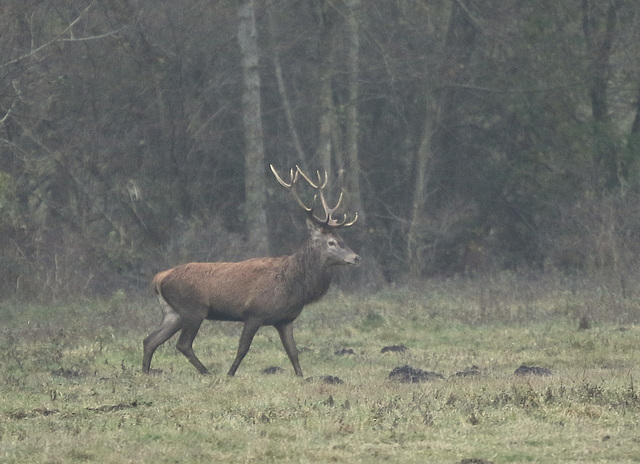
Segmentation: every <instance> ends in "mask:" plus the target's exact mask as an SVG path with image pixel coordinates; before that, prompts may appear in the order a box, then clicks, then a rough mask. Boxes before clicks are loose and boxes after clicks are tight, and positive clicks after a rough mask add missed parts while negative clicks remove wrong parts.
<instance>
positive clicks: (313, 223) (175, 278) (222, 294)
mask: <svg viewBox="0 0 640 464" xmlns="http://www.w3.org/2000/svg"><path fill="white" fill-rule="evenodd" d="M271 171H272V172H273V174H274V176H275V177H276V179H277V181H278V182H279V183H280V184H281V185H282V186H283V187H285V188H286V189H288V190H289V191H290V192H291V194H292V196H293V198H294V199H295V200H296V202H297V203H298V205H299V206H300V207H301V208H302V209H304V211H305V212H306V214H307V227H308V228H309V230H310V233H311V237H310V238H309V240H308V241H307V243H306V245H304V246H303V247H302V249H301V250H300V251H298V252H297V253H295V254H293V255H291V256H282V257H278V258H254V259H249V260H247V261H242V262H239V263H189V264H183V265H180V266H177V267H174V268H172V269H169V270H167V271H163V272H160V273H159V274H157V275H156V276H155V277H154V279H153V286H154V288H155V291H156V293H157V295H158V301H159V302H160V306H161V307H162V311H163V313H164V317H163V319H162V322H161V323H160V326H159V327H158V328H157V329H156V330H155V331H153V332H152V333H151V334H150V335H149V336H148V337H147V338H145V339H144V356H143V359H142V371H143V372H145V373H149V369H150V366H151V358H152V356H153V353H154V351H155V350H156V348H158V347H159V346H160V345H162V344H163V343H164V342H166V341H167V340H169V339H170V338H171V337H172V336H173V335H174V334H175V333H177V332H178V331H180V330H181V331H182V333H181V334H180V337H179V339H178V343H177V346H176V347H177V349H178V351H180V352H181V353H182V354H184V355H185V356H186V357H187V359H188V360H189V362H191V364H193V365H194V366H195V367H196V369H198V371H199V372H200V373H201V374H207V373H208V371H207V369H206V368H205V367H204V365H203V364H202V363H201V362H200V360H199V359H198V358H197V357H196V355H195V354H194V352H193V347H192V344H193V340H194V338H195V337H196V334H197V333H198V330H199V329H200V325H201V324H202V321H204V320H205V319H210V320H215V321H241V322H244V328H243V329H242V335H241V336H240V343H239V346H238V353H237V355H236V358H235V360H234V361H233V364H232V365H231V368H230V369H229V372H228V373H227V375H230V376H232V375H234V374H235V373H236V370H237V369H238V366H239V365H240V363H241V362H242V359H243V358H244V357H245V355H246V354H247V352H248V351H249V347H250V346H251V341H252V340H253V337H254V335H255V334H256V332H257V331H258V329H259V328H260V327H262V326H263V325H272V326H274V327H275V328H276V330H277V331H278V334H279V335H280V340H282V344H283V345H284V349H285V351H286V353H287V355H288V356H289V360H290V361H291V364H292V365H293V369H294V371H295V373H296V375H298V376H302V369H300V363H299V362H298V349H297V348H296V343H295V341H294V339H293V321H294V320H295V319H296V318H297V317H298V316H299V315H300V312H301V311H302V308H303V307H304V306H305V305H306V304H308V303H311V302H313V301H316V300H318V299H320V298H321V297H322V296H323V295H324V294H325V293H326V292H327V290H328V289H329V284H330V283H331V277H332V268H333V266H335V265H341V264H350V265H358V264H359V263H360V257H359V256H358V255H357V254H355V253H354V252H353V251H352V250H351V249H350V248H349V247H348V246H347V245H345V243H344V242H343V241H342V239H341V238H340V237H339V236H338V235H336V234H335V232H334V230H336V229H340V228H344V227H349V226H352V225H353V224H354V223H355V222H356V220H357V219H358V215H357V214H356V215H355V218H354V219H353V220H352V221H349V222H347V216H346V214H345V215H343V216H342V217H341V218H339V219H336V218H335V217H334V213H335V212H336V210H337V209H338V207H339V206H340V202H341V200H342V193H341V194H340V197H339V199H338V202H337V204H336V206H335V207H333V208H329V207H328V206H327V202H326V200H325V197H324V193H323V189H324V188H325V187H326V184H327V174H326V172H325V175H324V180H323V179H322V176H321V175H320V173H319V172H318V173H317V174H318V182H317V183H314V182H313V181H311V179H309V177H307V176H306V175H305V174H304V172H302V171H301V170H300V168H299V167H298V166H296V169H295V171H294V170H293V169H292V170H291V171H290V175H291V180H290V181H289V183H287V182H285V181H284V180H282V178H281V177H280V176H279V175H278V173H277V172H276V170H275V169H274V168H273V166H271ZM301 178H302V179H304V180H305V181H306V182H307V183H308V184H309V185H310V186H311V187H313V189H315V191H316V192H317V193H316V194H315V196H314V197H313V201H312V203H311V206H310V207H307V206H306V205H305V204H304V203H303V201H302V200H301V199H300V197H299V196H298V193H297V192H296V186H297V184H298V181H299V180H300V179H301ZM318 198H319V200H320V204H321V206H322V209H323V210H324V212H323V215H322V217H318V216H317V215H316V214H315V213H314V206H315V204H316V200H318Z"/></svg>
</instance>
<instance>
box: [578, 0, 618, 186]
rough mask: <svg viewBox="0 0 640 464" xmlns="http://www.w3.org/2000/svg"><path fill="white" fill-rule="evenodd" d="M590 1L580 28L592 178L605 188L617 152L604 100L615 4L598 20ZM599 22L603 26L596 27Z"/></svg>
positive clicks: (611, 181) (614, 176) (612, 181)
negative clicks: (590, 127)
mask: <svg viewBox="0 0 640 464" xmlns="http://www.w3.org/2000/svg"><path fill="white" fill-rule="evenodd" d="M592 1H593V0H583V2H582V28H583V33H584V38H585V42H586V44H587V52H588V54H589V59H590V61H591V63H590V67H591V69H590V75H589V97H590V99H591V114H592V116H593V122H594V134H593V135H594V137H595V142H596V143H595V147H596V150H597V153H596V155H595V156H596V164H597V166H596V174H595V175H596V176H598V177H599V179H598V180H599V183H600V184H601V185H602V186H603V187H605V189H606V188H610V187H613V186H614V185H616V184H617V182H618V150H617V147H616V146H615V143H613V141H612V139H613V128H612V127H611V118H610V117H609V104H608V98H607V90H608V82H609V67H610V66H609V61H610V58H611V52H612V47H613V39H614V35H615V32H616V26H617V21H618V8H619V6H620V5H619V2H617V1H611V2H610V3H609V6H608V8H607V10H606V15H605V17H604V18H602V17H599V16H600V14H598V11H597V9H598V7H599V4H598V3H597V2H596V3H592ZM602 20H604V25H603V26H600V24H601V22H602Z"/></svg>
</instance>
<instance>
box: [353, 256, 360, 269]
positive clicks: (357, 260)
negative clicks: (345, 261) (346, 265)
mask: <svg viewBox="0 0 640 464" xmlns="http://www.w3.org/2000/svg"><path fill="white" fill-rule="evenodd" d="M353 264H355V265H356V266H359V265H360V256H358V255H356V257H355V258H353Z"/></svg>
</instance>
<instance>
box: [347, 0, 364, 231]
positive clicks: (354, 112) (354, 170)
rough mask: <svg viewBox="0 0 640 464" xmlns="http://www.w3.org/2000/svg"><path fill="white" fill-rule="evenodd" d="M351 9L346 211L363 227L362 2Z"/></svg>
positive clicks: (351, 2) (352, 0) (352, 1)
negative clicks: (360, 146) (360, 138)
mask: <svg viewBox="0 0 640 464" xmlns="http://www.w3.org/2000/svg"><path fill="white" fill-rule="evenodd" d="M346 4H347V8H348V15H349V16H348V21H349V24H348V28H349V29H348V42H347V44H348V45H347V47H348V55H347V56H348V60H349V61H348V66H349V73H348V79H349V82H348V90H349V102H348V104H347V110H346V129H345V144H344V146H345V155H346V156H345V160H344V162H345V166H344V173H345V182H344V185H345V186H346V190H347V191H348V195H347V198H348V202H347V204H346V207H347V208H348V209H349V210H350V211H358V213H359V217H360V220H361V221H362V222H363V223H364V222H365V216H364V210H363V207H362V197H361V195H360V181H359V179H360V163H359V162H358V134H359V130H358V129H359V127H358V92H359V82H358V79H359V52H360V35H359V34H360V30H359V27H358V14H357V11H358V7H359V6H360V0H347V2H346Z"/></svg>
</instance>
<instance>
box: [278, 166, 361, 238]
mask: <svg viewBox="0 0 640 464" xmlns="http://www.w3.org/2000/svg"><path fill="white" fill-rule="evenodd" d="M269 167H270V168H271V172H273V175H274V176H275V177H276V180H277V181H278V182H279V183H280V185H282V186H283V187H284V188H286V189H287V190H289V191H290V192H291V194H292V195H293V198H294V199H295V200H296V202H297V203H298V205H299V206H300V207H301V208H302V209H303V210H305V212H306V213H307V216H309V219H311V220H312V221H313V222H315V223H316V224H318V225H319V226H321V227H324V228H330V229H337V228H344V227H350V226H352V225H354V224H355V222H356V221H357V220H358V213H355V216H354V218H353V220H352V221H349V222H347V215H346V214H343V215H342V219H341V220H338V219H335V218H334V217H333V214H334V213H335V212H336V211H337V209H338V208H339V207H340V203H341V202H342V195H343V193H344V192H340V197H339V198H338V202H337V203H336V205H335V206H334V207H333V208H329V206H328V205H327V201H326V200H325V198H324V188H325V187H326V186H327V180H328V175H327V172H326V171H325V173H324V180H323V178H322V175H321V174H320V171H316V174H317V175H318V182H317V183H314V182H313V181H312V180H311V179H309V176H307V175H306V174H305V173H304V172H303V171H302V169H300V167H299V166H297V165H296V168H295V170H294V169H290V170H289V175H290V176H291V180H290V181H289V182H288V183H287V182H285V181H284V180H282V178H281V177H280V176H279V175H278V173H277V172H276V170H275V168H274V167H273V165H272V164H270V165H269ZM300 177H302V178H303V179H304V180H305V181H306V182H307V183H308V184H309V185H310V186H311V187H312V188H313V189H315V190H316V191H317V192H318V193H316V194H315V195H314V196H313V201H312V202H311V206H310V207H309V206H307V205H305V204H304V202H303V201H302V200H301V199H300V196H299V195H298V192H297V191H296V185H297V183H298V180H299V179H300ZM318 197H320V204H321V205H322V209H323V210H324V218H320V217H318V216H316V215H315V214H314V213H313V209H314V207H315V204H316V200H317V198H318Z"/></svg>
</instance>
